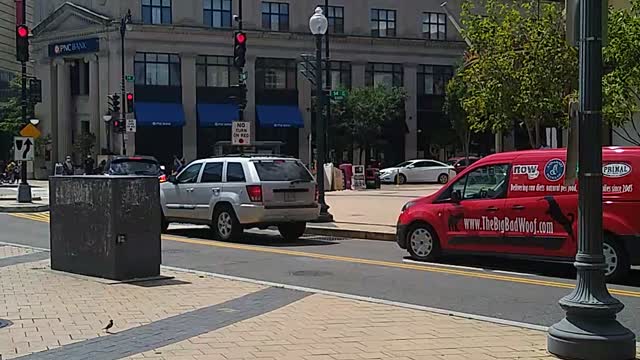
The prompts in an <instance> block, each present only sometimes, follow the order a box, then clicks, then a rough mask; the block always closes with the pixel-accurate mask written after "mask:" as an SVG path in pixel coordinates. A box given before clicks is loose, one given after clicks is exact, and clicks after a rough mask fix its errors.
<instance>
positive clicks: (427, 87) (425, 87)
mask: <svg viewBox="0 0 640 360" xmlns="http://www.w3.org/2000/svg"><path fill="white" fill-rule="evenodd" d="M452 76H453V68H452V67H451V66H442V65H420V66H419V67H418V95H444V94H445V90H446V88H447V82H448V81H449V80H450V79H451V77H452Z"/></svg>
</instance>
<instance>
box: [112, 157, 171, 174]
mask: <svg viewBox="0 0 640 360" xmlns="http://www.w3.org/2000/svg"><path fill="white" fill-rule="evenodd" d="M109 174H110V175H149V176H157V175H160V165H158V163H157V162H156V161H153V160H148V159H119V160H114V161H112V162H111V166H109Z"/></svg>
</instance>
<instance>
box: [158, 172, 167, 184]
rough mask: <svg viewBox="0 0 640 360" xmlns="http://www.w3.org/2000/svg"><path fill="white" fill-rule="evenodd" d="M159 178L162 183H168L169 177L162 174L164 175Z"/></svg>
mask: <svg viewBox="0 0 640 360" xmlns="http://www.w3.org/2000/svg"><path fill="white" fill-rule="evenodd" d="M159 178H160V183H163V182H167V175H165V174H162V175H160V177H159Z"/></svg>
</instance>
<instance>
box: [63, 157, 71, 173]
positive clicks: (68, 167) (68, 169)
mask: <svg viewBox="0 0 640 360" xmlns="http://www.w3.org/2000/svg"><path fill="white" fill-rule="evenodd" d="M62 167H63V169H64V174H65V175H73V162H71V156H67V158H66V159H65V160H64V164H62Z"/></svg>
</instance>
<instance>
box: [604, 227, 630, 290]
mask: <svg viewBox="0 0 640 360" xmlns="http://www.w3.org/2000/svg"><path fill="white" fill-rule="evenodd" d="M602 252H603V254H604V262H605V264H606V265H607V267H606V268H605V270H604V276H605V278H606V280H607V282H613V281H618V280H621V279H622V278H624V277H625V276H627V274H628V273H629V270H630V269H631V265H630V264H629V257H628V256H627V253H626V251H625V249H624V248H623V247H622V246H621V245H620V244H619V243H618V242H617V241H616V240H615V239H614V238H612V237H611V236H610V235H605V238H604V242H603V244H602Z"/></svg>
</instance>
